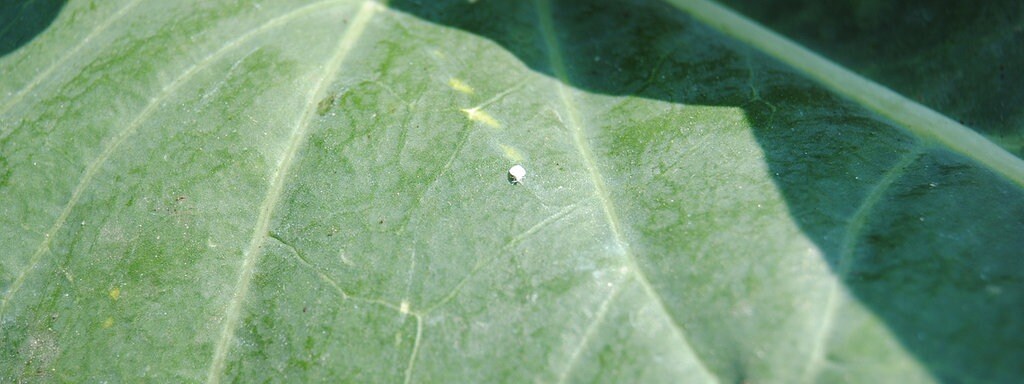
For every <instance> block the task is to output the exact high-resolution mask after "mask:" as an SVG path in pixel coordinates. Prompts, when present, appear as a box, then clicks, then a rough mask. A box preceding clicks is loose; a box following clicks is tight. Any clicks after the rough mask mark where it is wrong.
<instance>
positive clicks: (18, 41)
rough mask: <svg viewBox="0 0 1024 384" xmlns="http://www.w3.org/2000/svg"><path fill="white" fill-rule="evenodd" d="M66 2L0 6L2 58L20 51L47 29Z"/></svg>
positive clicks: (42, 0)
mask: <svg viewBox="0 0 1024 384" xmlns="http://www.w3.org/2000/svg"><path fill="white" fill-rule="evenodd" d="M66 1H67V0H38V1H7V2H4V3H3V4H0V56H3V55H6V54H8V53H10V52H11V51H13V50H15V49H18V47H21V46H22V45H24V44H25V43H28V42H29V41H31V40H32V38H34V37H35V36H36V35H38V34H39V33H41V32H42V31H43V30H44V29H46V27H47V26H49V25H50V23H52V22H53V19H54V18H56V17H57V14H58V13H60V9H61V8H62V7H64V3H65V2H66Z"/></svg>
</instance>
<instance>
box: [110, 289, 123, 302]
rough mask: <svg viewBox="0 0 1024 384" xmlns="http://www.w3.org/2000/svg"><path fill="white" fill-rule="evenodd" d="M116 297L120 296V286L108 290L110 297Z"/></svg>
mask: <svg viewBox="0 0 1024 384" xmlns="http://www.w3.org/2000/svg"><path fill="white" fill-rule="evenodd" d="M118 297H121V288H118V287H114V289H111V290H110V298H111V299H113V300H117V298H118Z"/></svg>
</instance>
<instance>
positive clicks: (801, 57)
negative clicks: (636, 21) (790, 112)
mask: <svg viewBox="0 0 1024 384" xmlns="http://www.w3.org/2000/svg"><path fill="white" fill-rule="evenodd" d="M667 1H668V2H669V3H670V4H672V5H674V6H675V7H677V8H679V9H681V10H683V11H685V12H687V13H689V14H690V15H692V16H693V17H694V18H696V19H697V20H698V21H700V22H701V23H703V24H704V25H707V26H709V27H712V28H714V29H717V30H718V31H719V32H721V33H723V34H725V35H728V36H730V37H732V38H734V39H736V40H739V41H740V42H742V43H744V44H746V45H749V46H751V47H754V48H756V49H758V50H760V51H762V52H764V53H766V54H768V55H769V56H771V57H773V58H775V59H776V60H779V61H781V62H783V63H786V64H787V65H789V66H790V67H792V68H793V69H794V70H796V71H797V72H800V73H803V74H804V75H806V76H808V77H809V78H811V79H813V80H815V81H817V82H818V83H820V84H821V85H823V86H825V87H826V88H828V89H829V90H831V91H832V92H835V93H837V94H839V95H842V96H844V97H846V98H848V99H850V100H853V101H854V102H856V103H858V104H860V105H861V106H863V107H865V108H867V109H869V110H871V111H874V112H875V113H878V114H879V115H881V116H884V117H886V118H888V119H891V120H892V121H894V122H896V123H897V124H896V125H898V126H899V127H900V128H901V129H904V130H905V131H907V132H909V133H910V134H912V135H914V136H915V137H918V138H920V139H921V140H922V143H921V145H923V146H934V147H942V148H946V149H949V150H951V151H953V152H956V153H959V154H961V155H963V156H965V157H967V158H969V159H971V160H973V161H975V162H977V163H978V164H981V165H983V166H985V167H987V168H989V169H990V170H992V171H994V172H995V173H998V174H1000V175H1002V176H1003V177H1005V178H1006V179H1007V180H1010V181H1011V182H1013V183H1014V184H1015V185H1017V186H1018V187H1024V159H1021V158H1018V157H1016V156H1014V155H1013V154H1011V153H1010V152H1007V151H1006V150H1005V149H1003V148H1002V147H1000V146H998V145H996V144H995V143H993V142H992V141H990V140H988V139H987V138H985V137H984V136H982V135H981V134H979V133H977V132H975V131H974V130H972V129H970V128H968V127H965V126H964V125H962V124H960V123H958V122H956V121H954V120H953V119H950V118H949V117H946V116H945V115H943V114H941V113H938V112H936V111H934V110H932V109H930V108H928V107H926V106H924V105H921V104H918V103H917V102H914V101H913V100H910V99H908V98H906V97H904V96H902V95H900V94H898V93H896V92H893V91H892V90H890V89H888V88H886V87H884V86H882V85H880V84H878V83H875V82H873V81H871V80H868V79H866V78H864V77H862V76H860V75H858V74H856V73H854V72H852V71H850V70H848V69H846V68H844V67H842V66H840V65H838V64H836V63H833V62H832V61H830V60H828V59H826V58H824V57H822V56H821V55H818V54H817V53H814V52H812V51H811V50H809V49H807V48H804V47H802V46H800V45H799V44H797V43H795V42H793V41H791V40H789V39H787V38H786V37H783V36H782V35H779V34H778V33H775V32H774V31H772V30H770V29H768V28H765V27H763V26H761V25H759V24H757V23H756V22H754V21H751V20H750V19H748V18H746V17H744V16H742V15H740V14H737V13H736V12H733V11H732V10H730V9H728V8H726V7H724V6H721V5H718V4H716V3H714V2H713V1H709V0H667Z"/></svg>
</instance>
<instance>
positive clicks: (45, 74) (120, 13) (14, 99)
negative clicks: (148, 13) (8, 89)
mask: <svg viewBox="0 0 1024 384" xmlns="http://www.w3.org/2000/svg"><path fill="white" fill-rule="evenodd" d="M139 3H140V0H133V1H132V2H130V3H128V5H125V6H124V7H121V9H119V10H117V12H115V13H114V14H113V15H111V16H110V17H108V18H106V20H105V21H104V22H103V23H101V24H100V25H97V26H96V27H95V28H93V30H92V31H90V32H89V34H87V35H85V37H84V38H82V40H80V41H79V42H78V44H76V45H75V46H74V47H73V48H71V49H70V50H68V51H67V52H66V53H65V54H64V56H61V57H60V58H58V59H57V60H56V61H54V62H53V63H50V65H49V66H48V67H46V69H44V70H43V71H42V72H39V73H38V74H36V76H35V77H33V78H32V80H30V81H29V82H28V84H26V85H25V86H24V87H23V88H21V90H19V91H18V92H17V93H15V94H14V96H11V98H10V99H8V100H7V102H6V103H4V105H3V107H0V115H3V114H5V113H7V112H8V111H10V109H11V107H13V106H14V105H15V104H17V103H18V102H20V101H21V100H22V99H23V98H24V97H25V95H26V94H28V93H29V92H31V91H32V90H33V89H35V87H36V86H38V85H39V84H40V83H42V81H43V79H48V78H50V74H51V73H53V71H54V70H55V69H57V67H59V66H61V65H62V64H64V62H65V61H67V60H68V58H69V57H71V56H73V55H75V54H77V53H78V51H79V50H80V49H82V47H84V46H85V45H87V44H88V43H89V42H90V41H92V39H94V38H95V37H96V36H97V35H99V34H100V33H103V31H105V30H106V29H107V28H110V26H111V25H113V24H114V22H116V21H117V20H120V19H121V18H122V17H124V15H125V14H127V13H128V11H130V10H131V9H132V8H135V6H136V5H138V4H139ZM13 131H14V127H11V128H10V129H8V130H7V131H6V132H3V133H0V140H3V139H4V138H6V137H7V136H8V135H10V134H11V133H12V132H13Z"/></svg>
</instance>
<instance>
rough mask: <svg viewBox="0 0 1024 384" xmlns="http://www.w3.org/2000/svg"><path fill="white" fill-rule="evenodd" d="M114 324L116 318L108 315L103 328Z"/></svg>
mask: <svg viewBox="0 0 1024 384" xmlns="http://www.w3.org/2000/svg"><path fill="white" fill-rule="evenodd" d="M113 326H114V318H113V317H108V318H107V319H106V320H103V328H110V327H113Z"/></svg>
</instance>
